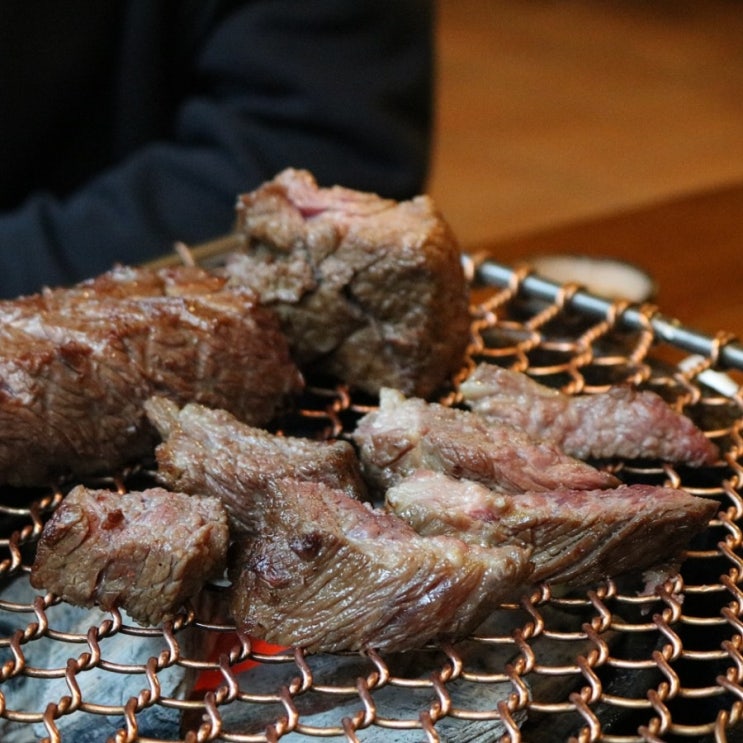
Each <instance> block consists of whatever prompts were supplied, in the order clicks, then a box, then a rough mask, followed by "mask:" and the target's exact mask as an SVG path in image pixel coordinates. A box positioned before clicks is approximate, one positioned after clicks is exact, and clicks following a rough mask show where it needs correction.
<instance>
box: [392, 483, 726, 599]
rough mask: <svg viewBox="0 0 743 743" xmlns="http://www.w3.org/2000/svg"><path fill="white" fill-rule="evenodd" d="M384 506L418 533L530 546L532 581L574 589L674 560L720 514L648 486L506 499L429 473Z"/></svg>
mask: <svg viewBox="0 0 743 743" xmlns="http://www.w3.org/2000/svg"><path fill="white" fill-rule="evenodd" d="M386 503H387V507H388V508H389V509H390V511H391V512H392V513H394V514H396V515H397V516H399V517H400V518H402V519H403V520H404V521H406V522H407V523H409V524H410V525H411V526H412V527H413V528H414V529H415V530H416V531H417V532H418V533H419V534H423V535H426V536H430V535H439V534H445V535H448V536H455V537H459V538H460V539H462V540H464V541H465V542H467V543H469V544H476V545H479V546H482V547H488V546H503V545H509V544H512V545H517V546H523V547H531V548H533V549H532V552H531V559H532V562H533V563H534V572H533V574H532V576H531V577H532V579H533V580H534V581H550V582H553V583H567V584H571V585H580V586H585V585H590V584H591V583H595V582H597V581H600V580H603V579H605V578H606V577H615V576H618V575H622V574H624V573H629V572H637V571H642V570H645V569H647V568H651V567H654V566H655V565H657V564H660V563H669V562H673V561H674V560H678V559H679V558H680V556H681V552H682V551H683V550H684V549H685V548H686V547H687V546H688V544H689V542H690V541H691V539H692V538H693V537H694V536H695V535H697V534H698V533H700V532H701V531H702V530H703V529H705V528H706V526H707V524H708V523H709V520H710V519H711V518H712V517H713V516H714V515H715V513H716V512H717V510H718V509H719V504H718V503H717V501H713V500H707V499H704V498H698V497H695V496H692V495H689V494H688V493H685V492H684V491H683V490H676V489H673V488H663V487H654V486H651V485H620V486H618V487H617V488H614V489H612V490H568V489H565V490H556V491H553V492H541V493H522V494H519V495H510V494H503V493H494V492H493V491H492V490H490V489H489V488H487V487H485V486H483V485H481V484H480V483H476V482H472V481H468V480H454V479H452V478H451V477H448V476H447V475H444V474H441V473H439V472H430V471H420V472H417V473H415V474H413V475H411V476H410V477H408V478H406V479H404V480H402V481H401V482H400V483H399V484H398V485H396V486H394V487H392V488H390V489H389V490H388V491H387V495H386Z"/></svg>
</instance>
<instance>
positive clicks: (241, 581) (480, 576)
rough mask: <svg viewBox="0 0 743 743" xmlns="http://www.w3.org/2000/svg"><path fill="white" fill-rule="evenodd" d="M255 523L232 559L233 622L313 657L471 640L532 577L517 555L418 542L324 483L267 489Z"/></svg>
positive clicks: (448, 541)
mask: <svg viewBox="0 0 743 743" xmlns="http://www.w3.org/2000/svg"><path fill="white" fill-rule="evenodd" d="M260 521H261V527H260V529H259V531H258V532H257V533H256V534H255V535H254V536H253V537H252V538H249V539H246V540H244V541H241V542H240V543H239V545H238V550H237V553H236V559H235V561H234V563H232V568H231V578H232V589H231V592H232V594H231V606H232V614H233V617H234V620H235V622H236V623H237V624H238V626H239V627H241V628H242V629H244V630H245V631H247V632H250V633H252V634H254V635H257V636H259V637H262V638H264V639H266V640H268V641H270V642H275V643H279V644H283V645H294V646H300V647H303V648H305V649H306V650H308V651H311V652H318V651H341V650H362V649H365V648H369V647H374V648H379V649H383V650H388V651H397V650H406V649H410V648H418V647H421V646H422V645H424V644H425V643H426V642H428V641H431V640H435V639H436V640H442V639H447V640H453V639H457V638H462V637H465V636H466V635H468V634H469V633H471V632H472V631H473V630H474V629H475V628H476V627H477V626H478V625H479V624H480V623H481V622H482V621H483V620H484V619H485V618H486V617H487V616H488V615H489V614H490V613H491V612H492V611H493V610H494V609H495V608H496V607H497V606H498V605H499V604H500V603H501V602H503V601H505V600H513V599H514V598H517V597H518V595H519V593H520V591H521V590H523V586H524V582H525V581H526V580H527V578H528V576H529V573H530V571H531V564H530V562H529V560H528V552H527V551H526V550H523V549H521V548H519V547H515V546H510V545H509V546H505V547H503V548H494V549H482V548H480V547H476V546H472V545H467V544H465V543H464V542H462V541H461V540H459V539H455V538H452V537H445V536H442V537H421V536H419V535H418V534H416V533H415V531H414V530H413V529H412V528H410V527H409V526H408V525H407V524H405V523H404V522H403V521H402V520H401V519H398V518H397V517H396V516H392V515H390V514H387V513H385V512H383V511H380V510H374V509H372V508H371V507H369V506H368V505H366V504H363V503H360V502H359V501H357V500H354V499H352V498H349V497H348V496H347V495H346V494H345V493H344V492H342V491H339V490H336V489H333V488H330V487H328V486H327V485H326V484H324V483H319V482H306V481H305V482H300V481H297V480H292V479H281V480H276V481H274V482H272V483H270V484H269V486H268V491H267V497H266V498H265V499H264V502H263V508H262V509H261V516H260Z"/></svg>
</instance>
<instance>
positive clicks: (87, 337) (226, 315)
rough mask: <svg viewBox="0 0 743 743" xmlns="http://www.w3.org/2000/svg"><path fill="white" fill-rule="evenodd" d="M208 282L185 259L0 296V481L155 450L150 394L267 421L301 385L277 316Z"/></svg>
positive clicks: (109, 463)
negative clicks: (147, 406)
mask: <svg viewBox="0 0 743 743" xmlns="http://www.w3.org/2000/svg"><path fill="white" fill-rule="evenodd" d="M181 278H182V279H183V281H182V282H181ZM213 288H218V285H215V283H214V280H213V278H212V277H210V276H209V275H208V274H205V273H203V272H201V273H198V272H196V273H195V272H194V271H193V270H191V269H186V270H184V271H183V272H179V271H171V272H166V273H164V274H157V273H154V272H147V271H145V270H138V271H133V270H131V269H130V270H129V271H125V270H123V269H122V270H121V271H120V272H119V274H118V277H117V275H114V274H111V275H106V276H104V277H100V278H99V279H96V280H95V281H93V282H88V283H86V284H84V285H80V286H79V287H75V288H73V289H72V290H70V292H69V294H68V293H66V292H65V291H62V290H58V291H55V292H49V293H47V294H42V295H36V296H34V297H26V298H23V299H22V300H19V301H18V302H17V303H15V302H5V303H0V317H2V318H3V319H4V322H3V324H2V327H1V328H0V379H2V384H0V430H2V432H3V434H2V437H0V481H2V482H9V483H11V484H15V485H37V484H45V483H47V482H48V480H49V479H50V478H53V477H56V476H59V475H66V474H68V473H71V474H75V475H83V474H87V473H91V472H97V471H103V470H105V471H110V470H112V469H114V468H116V467H118V466H121V465H122V464H125V463H127V462H131V461H135V460H136V459H138V458H140V457H142V456H144V455H147V454H150V453H151V452H152V450H153V448H154V443H155V433H154V430H153V429H152V427H151V426H150V425H149V424H148V422H147V420H146V417H145V414H144V410H143V403H144V401H145V400H146V399H147V398H148V397H150V396H151V395H153V394H158V395H166V396H168V397H172V398H173V399H174V400H177V401H179V402H186V401H189V400H196V401H199V402H203V403H204V404H208V405H213V406H219V407H224V408H228V409H230V410H232V411H233V412H234V413H235V414H236V415H238V416H240V417H241V418H243V419H245V420H247V421H249V422H250V423H255V424H262V423H265V422H267V421H268V420H270V419H271V418H272V417H273V416H274V415H275V414H276V412H277V411H278V410H279V409H280V408H281V406H282V405H284V404H285V403H286V401H287V399H288V398H289V397H290V396H293V395H295V394H296V393H297V392H298V391H299V389H300V388H301V385H302V377H301V375H300V374H299V372H298V370H297V368H296V367H295V366H294V364H293V363H292V361H291V359H290V357H289V352H288V347H287V344H286V341H285V339H284V337H283V335H282V333H281V331H280V329H279V326H278V322H277V319H276V317H275V316H274V314H273V313H272V312H271V311H270V310H267V309H265V308H262V307H260V306H259V305H258V304H257V303H256V301H255V298H254V295H253V294H251V293H250V292H248V291H246V290H240V289H233V290H226V289H221V290H219V291H212V289H213ZM109 289H110V290H111V293H110V294H109V291H108V290H109ZM184 290H185V291H186V292H187V293H186V294H185V295H180V294H179V292H180V291H184ZM140 291H141V292H142V296H140Z"/></svg>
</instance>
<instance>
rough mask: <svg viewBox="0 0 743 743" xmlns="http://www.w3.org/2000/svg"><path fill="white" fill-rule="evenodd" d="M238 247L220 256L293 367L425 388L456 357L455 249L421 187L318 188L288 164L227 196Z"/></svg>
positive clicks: (373, 383) (377, 384) (460, 302)
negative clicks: (287, 350)
mask: <svg viewBox="0 0 743 743" xmlns="http://www.w3.org/2000/svg"><path fill="white" fill-rule="evenodd" d="M238 227H239V229H240V230H241V231H243V233H244V234H245V236H246V240H247V245H248V247H247V252H246V253H244V254H239V253H238V254H236V255H234V256H233V257H232V259H231V260H229V261H228V262H227V265H226V271H227V273H228V275H230V276H231V280H232V281H233V282H234V283H236V284H239V285H243V286H248V287H250V288H251V289H253V290H254V291H256V292H257V294H258V295H259V296H260V297H261V301H262V302H263V303H264V304H266V305H269V306H271V307H272V308H274V309H275V310H276V312H277V313H278V314H279V316H280V317H281V322H282V327H283V328H284V332H285V333H286V334H287V337H288V338H289V343H290V346H291V349H292V353H293V355H294V358H295V359H296V360H297V362H298V364H299V365H300V367H302V368H303V369H304V368H311V369H317V370H320V371H321V372H322V373H324V374H328V375H331V376H333V377H336V378H338V379H340V380H341V381H342V382H345V383H346V384H349V385H350V386H351V387H354V388H358V389H362V390H365V391H367V392H370V393H373V394H374V393H376V392H378V390H379V389H380V388H381V387H385V386H387V387H395V388H397V389H400V390H402V391H403V392H406V393H408V394H417V395H420V396H427V395H428V394H430V393H431V392H432V391H434V390H435V389H436V388H438V387H439V386H441V385H443V384H444V383H445V382H447V380H448V379H449V377H450V376H451V375H452V374H453V373H454V372H456V371H458V370H459V369H460V368H462V366H463V363H464V353H465V349H466V347H467V344H468V342H469V327H470V315H469V292H468V286H467V282H466V279H465V275H464V272H463V269H462V265H461V253H460V249H459V246H458V244H457V241H456V239H455V238H454V236H453V234H452V232H451V230H450V229H449V227H448V225H447V223H446V222H445V220H444V219H443V217H442V216H441V214H440V213H439V212H438V210H437V209H436V208H435V207H434V205H433V203H432V201H431V200H430V199H429V198H428V197H427V196H418V197H416V198H414V199H412V200H410V201H403V202H396V201H392V200H389V199H383V198H380V197H379V196H377V195H376V194H372V193H364V192H359V191H355V190H351V189H347V188H342V187H340V186H334V187H332V188H319V187H318V185H317V183H316V182H315V179H314V178H313V176H312V175H311V174H310V173H308V172H307V171H303V170H293V169H288V170H285V171H283V172H282V173H279V174H278V175H277V176H276V177H275V178H274V179H273V180H271V181H269V182H267V183H264V184H263V185H262V186H260V187H259V188H258V189H256V190H255V191H253V192H251V193H248V194H245V195H243V196H241V197H240V199H239V200H238Z"/></svg>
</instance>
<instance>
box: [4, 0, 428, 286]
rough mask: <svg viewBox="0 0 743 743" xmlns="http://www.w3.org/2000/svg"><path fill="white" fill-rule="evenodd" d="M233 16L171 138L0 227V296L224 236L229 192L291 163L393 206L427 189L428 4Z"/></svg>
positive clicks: (266, 5) (227, 17) (181, 107)
mask: <svg viewBox="0 0 743 743" xmlns="http://www.w3.org/2000/svg"><path fill="white" fill-rule="evenodd" d="M231 5H232V7H231V8H230V10H229V11H228V12H225V13H224V14H223V15H222V16H220V18H219V22H217V23H215V24H214V26H213V27H212V28H210V29H208V32H205V33H204V34H203V38H200V39H199V40H198V43H197V44H196V45H195V46H194V60H192V62H191V65H192V68H191V69H192V74H190V76H189V83H188V89H187V90H185V91H184V94H183V96H182V97H181V99H180V100H179V101H178V103H177V106H176V108H175V113H174V117H173V122H172V136H170V137H168V138H162V139H158V140H154V141H149V142H145V143H142V145H141V146H139V147H138V148H137V149H136V150H134V151H132V152H131V153H129V154H128V155H127V156H126V157H125V158H123V159H122V160H121V161H120V162H119V163H118V164H117V165H116V166H114V167H111V168H110V169H108V170H107V171H105V172H102V173H99V174H96V175H94V176H93V177H91V179H90V180H89V181H88V182H87V183H86V184H85V186H84V187H82V188H81V189H79V190H78V191H76V192H75V193H73V194H72V195H70V196H69V197H66V198H64V199H59V198H55V197H53V196H52V195H50V194H46V193H38V194H35V195H34V196H33V197H32V198H29V199H28V200H27V201H26V202H25V203H24V204H23V205H22V206H21V207H20V208H18V209H17V210H15V211H13V212H11V213H6V214H4V215H2V216H0V293H1V294H2V295H3V296H6V297H8V296H14V295H17V294H21V293H28V292H33V291H37V290H38V289H39V288H40V287H41V286H42V285H58V284H64V283H70V282H72V281H77V280H80V279H82V278H85V277H87V276H91V275H94V274H96V273H99V272H101V271H104V270H107V269H108V268H110V267H111V266H112V265H113V264H114V263H117V262H123V263H138V262H141V261H144V260H147V259H148V258H150V257H153V256H155V255H158V254H160V253H163V252H167V251H169V250H170V249H171V247H172V244H173V243H174V242H175V241H176V240H183V241H185V242H188V243H194V242H199V241H202V240H206V239H209V238H211V237H214V236H218V235H221V234H224V233H226V232H227V231H229V229H230V228H231V225H232V222H233V218H234V204H235V201H236V197H237V195H238V194H239V193H240V192H243V191H246V190H251V189H252V188H254V187H256V186H257V185H258V184H259V183H260V182H262V181H263V180H266V179H268V178H271V177H272V176H273V175H275V174H276V173H277V172H278V171H279V170H281V169H283V168H285V167H289V166H291V167H298V168H307V169H309V170H311V171H312V172H313V173H314V174H315V176H316V177H317V179H318V182H319V183H320V184H321V185H333V184H336V183H338V184H342V185H344V186H349V187H353V188H360V189H363V190H370V191H375V192H377V193H380V194H381V195H384V196H391V197H394V198H407V197H410V196H412V195H414V194H416V193H419V192H421V190H423V189H424V187H425V178H426V175H427V168H428V158H429V147H430V136H431V119H432V86H433V69H432V68H433V51H432V47H433V17H432V16H433V11H432V8H431V5H430V4H429V3H428V2H424V1H423V0H311V1H309V2H308V0H258V1H257V2H244V3H232V4H231ZM124 123H125V122H124Z"/></svg>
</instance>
